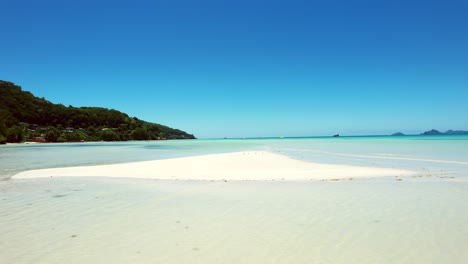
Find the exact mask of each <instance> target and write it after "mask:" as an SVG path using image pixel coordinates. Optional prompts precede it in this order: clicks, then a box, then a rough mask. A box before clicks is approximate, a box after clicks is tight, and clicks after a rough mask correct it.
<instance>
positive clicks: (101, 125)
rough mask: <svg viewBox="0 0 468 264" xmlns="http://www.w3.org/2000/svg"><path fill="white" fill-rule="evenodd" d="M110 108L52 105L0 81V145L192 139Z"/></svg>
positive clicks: (168, 128)
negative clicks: (29, 142) (25, 142)
mask: <svg viewBox="0 0 468 264" xmlns="http://www.w3.org/2000/svg"><path fill="white" fill-rule="evenodd" d="M193 138H195V137H194V136H193V135H190V134H187V133H186V132H184V131H181V130H178V129H173V128H170V127H167V126H163V125H160V124H155V123H150V122H146V121H143V120H140V119H138V118H136V117H129V116H128V115H127V114H125V113H122V112H119V111H117V110H113V109H110V110H109V109H106V108H101V107H79V108H78V107H73V106H68V107H66V106H64V105H61V104H53V103H51V102H49V101H47V100H46V99H44V98H38V97H36V96H34V95H33V94H32V93H30V92H26V91H22V89H21V87H20V86H17V85H15V84H13V83H11V82H6V81H1V80H0V143H5V142H23V141H26V140H30V141H39V142H79V141H101V140H104V141H124V140H158V139H193Z"/></svg>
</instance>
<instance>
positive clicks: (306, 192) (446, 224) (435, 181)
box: [0, 136, 468, 263]
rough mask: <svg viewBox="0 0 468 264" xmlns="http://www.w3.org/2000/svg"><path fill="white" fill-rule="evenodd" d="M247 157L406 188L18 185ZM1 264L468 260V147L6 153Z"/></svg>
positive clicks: (109, 147) (335, 145) (424, 142)
mask: <svg viewBox="0 0 468 264" xmlns="http://www.w3.org/2000/svg"><path fill="white" fill-rule="evenodd" d="M242 150H254V151H255V150H267V151H272V152H275V153H281V154H284V155H288V156H291V157H293V158H297V159H302V160H309V161H316V162H326V163H341V164H353V165H365V166H377V167H379V166H380V167H394V168H404V169H411V170H415V171H417V172H418V174H417V175H416V176H414V177H407V178H393V177H389V178H374V179H363V180H352V181H349V180H348V181H337V182H336V181H324V182H322V181H308V182H251V181H245V182H244V181H239V182H221V181H216V182H210V181H161V180H142V179H109V178H47V179H29V180H17V179H14V178H13V179H9V177H10V176H12V175H14V174H15V173H17V172H20V171H24V170H28V169H36V168H48V167H57V166H74V165H83V164H108V163H117V162H128V161H137V160H150V159H166V158H172V157H182V156H193V155H200V154H210V153H223V152H233V151H242ZM0 161H1V162H0V177H2V179H4V180H3V181H0V234H1V235H2V239H0V260H1V261H0V262H1V263H468V251H466V245H467V244H468V180H467V179H468V173H467V172H468V137H466V136H454V137H451V136H442V137H398V138H395V137H353V138H338V139H333V138H312V139H265V140H196V141H158V142H121V143H85V144H41V145H8V146H0Z"/></svg>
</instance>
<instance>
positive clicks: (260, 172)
mask: <svg viewBox="0 0 468 264" xmlns="http://www.w3.org/2000/svg"><path fill="white" fill-rule="evenodd" d="M414 174H416V172H413V171H408V170H400V169H393V168H378V167H363V166H350V165H338V164H321V163H313V162H306V161H302V160H296V159H292V158H290V157H287V156H284V155H280V154H275V153H270V152H266V151H242V152H234V153H225V154H212V155H203V156H194V157H185V158H174V159H167V160H153V161H142V162H131V163H121V164H112V165H97V166H79V167H66V168H50V169H40V170H30V171H24V172H21V173H18V174H16V175H15V176H13V178H14V179H27V178H45V177H62V176H64V177H116V178H142V179H161V180H214V181H218V180H224V181H236V180H237V181H246V180H253V181H307V180H344V179H354V178H374V177H390V176H394V177H401V176H411V175H414Z"/></svg>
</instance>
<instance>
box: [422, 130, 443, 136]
mask: <svg viewBox="0 0 468 264" xmlns="http://www.w3.org/2000/svg"><path fill="white" fill-rule="evenodd" d="M443 134H444V133H442V132H440V131H438V130H435V129H431V130H429V131H426V132H424V133H421V135H443Z"/></svg>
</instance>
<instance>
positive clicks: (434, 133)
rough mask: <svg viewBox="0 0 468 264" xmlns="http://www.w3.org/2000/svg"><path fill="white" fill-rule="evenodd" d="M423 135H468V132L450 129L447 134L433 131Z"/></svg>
mask: <svg viewBox="0 0 468 264" xmlns="http://www.w3.org/2000/svg"><path fill="white" fill-rule="evenodd" d="M421 135H426V136H427V135H468V131H464V130H451V129H449V130H447V131H446V132H440V131H439V130H436V129H431V130H429V131H426V132H424V133H421Z"/></svg>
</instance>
